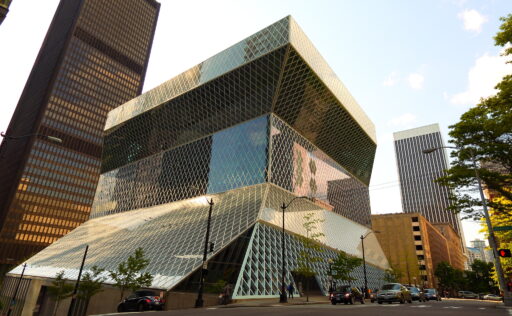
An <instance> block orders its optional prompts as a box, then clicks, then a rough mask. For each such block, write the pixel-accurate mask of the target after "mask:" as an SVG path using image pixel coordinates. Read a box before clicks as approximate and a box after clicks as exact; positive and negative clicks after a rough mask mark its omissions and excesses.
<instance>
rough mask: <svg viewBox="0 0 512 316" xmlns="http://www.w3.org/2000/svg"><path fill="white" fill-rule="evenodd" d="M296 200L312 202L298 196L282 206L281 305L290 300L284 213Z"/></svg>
mask: <svg viewBox="0 0 512 316" xmlns="http://www.w3.org/2000/svg"><path fill="white" fill-rule="evenodd" d="M296 199H306V200H311V199H310V198H309V197H307V196H296V197H294V198H293V199H291V200H290V202H288V204H286V203H284V202H283V205H281V210H282V211H283V234H282V238H281V247H282V248H281V255H282V262H281V263H282V267H281V268H282V271H281V294H280V295H279V303H286V302H288V299H287V297H286V284H285V283H284V276H285V273H286V271H285V266H286V265H285V253H286V249H285V244H286V242H285V233H284V212H285V210H286V208H287V207H288V206H290V204H292V202H293V201H295V200H296Z"/></svg>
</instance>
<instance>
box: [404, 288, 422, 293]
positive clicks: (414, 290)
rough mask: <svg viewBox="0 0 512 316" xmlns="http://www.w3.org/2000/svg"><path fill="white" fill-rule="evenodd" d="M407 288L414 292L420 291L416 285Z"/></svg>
mask: <svg viewBox="0 0 512 316" xmlns="http://www.w3.org/2000/svg"><path fill="white" fill-rule="evenodd" d="M407 289H409V291H411V292H414V293H418V292H419V291H420V290H418V288H416V287H408V288H407Z"/></svg>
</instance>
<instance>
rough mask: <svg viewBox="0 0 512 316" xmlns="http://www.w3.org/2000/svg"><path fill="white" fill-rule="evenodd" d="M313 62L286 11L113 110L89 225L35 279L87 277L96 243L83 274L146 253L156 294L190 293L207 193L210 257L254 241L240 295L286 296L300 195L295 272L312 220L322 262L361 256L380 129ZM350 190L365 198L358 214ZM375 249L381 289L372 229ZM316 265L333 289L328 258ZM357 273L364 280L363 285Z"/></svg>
mask: <svg viewBox="0 0 512 316" xmlns="http://www.w3.org/2000/svg"><path fill="white" fill-rule="evenodd" d="M294 42H295V43H296V44H294ZM308 43H309V44H308ZM297 47H298V48H297ZM315 54H318V52H316V50H315V49H314V47H313V46H312V45H310V42H309V40H308V39H307V38H306V37H305V36H304V35H303V33H302V31H300V29H299V28H298V26H297V25H296V24H295V22H294V21H293V19H291V17H287V18H285V19H283V20H281V21H278V22H277V23H275V24H273V25H272V26H270V27H268V28H266V29H264V30H262V31H260V32H258V33H256V34H255V35H253V36H251V37H249V38H248V39H246V40H244V41H242V42H240V43H238V44H236V45H234V46H232V47H231V48H229V49H227V50H226V51H223V52H221V53H220V54H218V55H216V56H214V57H212V58H210V59H208V60H207V61H205V62H203V63H201V64H200V65H198V66H196V67H194V68H192V69H191V70H189V71H187V72H185V73H184V74H182V75H179V76H177V77H176V78H174V79H171V80H169V81H168V82H166V83H164V84H162V85H161V86H159V87H157V88H155V89H153V90H151V91H149V92H147V93H145V94H144V95H142V96H141V97H138V98H136V99H133V100H131V101H129V102H128V103H126V104H125V105H123V106H121V107H119V108H117V109H115V110H114V111H112V112H111V113H110V114H109V118H108V122H107V126H106V128H105V149H104V153H103V164H102V170H103V174H102V175H101V177H100V181H99V185H98V187H97V190H96V196H95V200H94V204H93V207H92V208H93V210H92V212H91V219H90V220H89V221H88V222H86V223H85V224H83V225H82V226H80V227H78V228H77V229H76V230H74V231H73V232H71V233H70V234H68V235H67V236H65V237H64V238H63V239H61V240H59V241H58V242H57V243H55V244H53V245H51V246H50V247H48V248H47V249H45V250H44V251H42V252H40V253H39V254H37V255H36V256H34V257H33V258H31V259H30V260H28V264H29V268H30V269H27V272H26V273H27V274H28V275H32V276H40V277H53V276H54V275H55V273H56V272H57V271H60V270H62V269H64V270H66V275H67V277H69V278H73V277H75V278H76V276H77V272H78V267H79V266H80V263H79V262H78V261H79V260H80V257H81V253H82V252H83V249H84V247H85V244H88V245H89V246H90V248H89V254H88V258H87V261H86V267H85V268H86V269H89V268H90V267H92V266H93V265H97V266H100V267H102V268H105V269H107V270H109V269H114V268H115V267H116V266H117V264H118V263H119V262H120V261H122V260H125V259H126V258H127V257H128V256H129V255H130V254H131V253H133V251H134V250H135V249H136V248H137V247H143V248H144V250H145V252H146V254H147V256H148V257H149V258H150V260H151V261H150V266H149V267H148V268H147V271H148V272H150V273H151V274H153V275H154V276H155V279H154V281H153V284H152V287H154V288H159V289H166V290H171V289H173V288H176V287H178V288H179V287H180V286H185V285H183V284H184V282H185V283H186V282H189V281H190V280H192V279H194V275H195V274H197V271H198V269H200V268H201V264H202V261H201V260H202V249H203V245H204V244H203V241H204V232H205V226H206V219H207V214H208V205H207V203H206V199H205V197H208V198H213V200H214V202H215V205H214V207H213V214H212V231H211V237H210V240H211V241H212V242H214V243H215V251H214V252H213V253H211V254H209V259H212V258H214V257H215V256H223V251H224V252H225V250H226V249H231V248H233V246H232V245H236V244H237V242H239V241H240V239H241V238H242V239H243V238H246V237H244V236H250V237H247V238H250V242H249V245H247V246H244V247H247V249H246V250H244V251H245V254H244V255H243V258H244V259H243V263H242V264H241V265H240V264H238V263H237V264H234V265H233V266H232V267H231V268H232V269H235V270H236V271H237V273H238V274H237V275H238V277H237V279H236V284H235V293H234V295H235V297H238V298H244V297H246V298H250V297H264V296H277V295H278V292H279V291H278V282H277V280H278V278H277V277H276V276H277V275H278V274H279V273H280V272H279V271H280V268H279V267H280V266H279V263H280V260H281V259H280V254H281V248H280V247H281V246H280V243H279V241H280V231H279V227H280V226H281V222H280V219H281V209H280V206H281V204H282V203H283V202H287V201H290V200H291V199H293V198H294V197H296V196H303V195H306V196H310V197H312V198H313V200H312V201H306V200H296V201H295V202H294V203H293V204H292V205H290V207H289V208H287V210H286V215H285V222H286V225H285V226H286V239H287V245H288V246H287V249H286V251H287V265H288V268H287V269H288V270H289V271H291V270H293V268H294V266H295V264H296V263H295V261H296V258H297V255H298V253H299V252H300V249H302V248H301V247H303V246H302V244H301V242H300V241H299V240H298V239H297V238H296V237H295V236H296V235H305V231H304V228H303V226H302V224H303V222H304V215H306V214H307V213H309V212H314V213H315V216H316V217H318V218H319V219H322V220H324V222H323V223H322V225H321V226H320V227H319V229H321V231H322V232H323V233H324V234H325V236H324V237H322V238H321V239H320V240H319V242H320V243H321V244H322V246H323V248H324V249H325V250H324V251H323V252H321V253H320V254H319V255H321V256H322V257H323V258H325V259H326V260H327V259H329V258H332V257H335V256H336V251H338V250H343V251H345V252H347V253H348V254H350V255H353V256H357V257H361V256H362V249H361V245H360V240H359V236H360V235H363V234H367V233H369V232H370V229H369V228H368V227H369V225H370V222H369V215H370V210H369V205H368V199H367V196H365V195H364V190H363V191H362V192H363V194H360V193H359V191H354V186H353V184H352V185H345V183H348V182H350V181H352V182H355V183H357V184H358V185H359V186H361V187H363V188H366V189H367V184H368V182H369V179H370V175H371V168H372V164H373V158H374V153H375V147H376V144H375V142H374V138H375V135H374V131H373V125H372V124H371V122H370V121H369V119H368V118H367V117H366V116H365V115H364V112H363V111H362V110H361V109H360V108H359V106H358V105H357V103H355V101H354V100H353V98H352V97H351V96H350V94H349V93H348V91H346V88H344V87H343V85H342V84H341V82H340V81H339V80H338V79H337V78H334V79H333V76H332V75H333V74H332V70H330V68H329V67H328V65H327V64H326V63H325V61H324V60H323V59H322V58H321V57H320V56H319V55H318V56H316V55H315ZM308 62H315V63H318V65H312V64H309V63H308ZM318 72H321V73H318ZM323 79H325V80H327V81H323ZM333 89H337V90H336V91H332V90H333ZM347 181H348V182H347ZM333 187H336V188H337V190H333V189H332V188H333ZM366 192H367V191H366ZM347 196H353V197H354V198H353V199H352V200H351V201H353V204H354V205H352V206H351V207H350V209H349V210H347V209H345V208H344V205H343V203H345V202H346V201H347V199H349V200H350V198H349V197H347ZM356 197H357V198H356ZM340 201H341V202H340ZM358 201H366V202H364V203H363V202H361V203H359V202H358ZM341 214H343V216H342V215H341ZM241 244H243V243H241ZM111 249H115V251H111ZM365 255H366V259H367V270H368V276H369V285H370V286H372V287H374V286H378V285H379V284H380V283H381V282H382V279H381V278H382V274H383V270H384V269H386V268H388V263H387V260H386V259H385V257H384V254H383V252H382V250H381V248H380V246H379V244H378V242H377V240H376V239H375V238H374V236H373V234H370V235H369V236H368V238H367V239H365ZM224 257H226V256H224ZM237 260H238V259H237ZM240 260H241V259H240ZM215 264H216V263H215V260H213V261H212V262H211V264H210V265H212V266H213V265H215ZM314 269H315V271H316V273H317V277H316V280H317V283H318V285H319V287H320V289H321V290H322V291H323V292H324V293H326V289H327V288H326V284H327V276H326V273H327V261H326V262H322V263H317V264H315V265H314ZM361 269H362V268H361ZM361 269H360V270H361ZM360 270H356V271H355V272H354V275H355V276H356V277H357V278H358V281H355V283H357V282H359V283H358V284H359V285H362V279H361V277H362V275H361V271H360ZM20 272H21V267H17V268H16V269H15V270H13V271H12V273H14V274H16V273H20ZM291 278H292V276H291V274H290V273H289V274H288V279H289V280H291ZM187 280H189V281H187ZM111 281H112V280H107V283H108V282H111ZM192 282H193V281H192Z"/></svg>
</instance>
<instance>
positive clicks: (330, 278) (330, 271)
mask: <svg viewBox="0 0 512 316" xmlns="http://www.w3.org/2000/svg"><path fill="white" fill-rule="evenodd" d="M328 262H329V294H331V293H332V292H334V289H333V288H332V279H333V276H332V264H333V263H334V260H332V258H329V261H328Z"/></svg>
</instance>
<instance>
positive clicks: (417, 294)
mask: <svg viewBox="0 0 512 316" xmlns="http://www.w3.org/2000/svg"><path fill="white" fill-rule="evenodd" d="M406 288H407V289H408V290H409V292H411V298H412V300H413V301H420V302H426V301H427V300H426V298H425V294H424V293H423V292H422V291H421V290H420V289H418V288H417V287H415V286H406Z"/></svg>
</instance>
